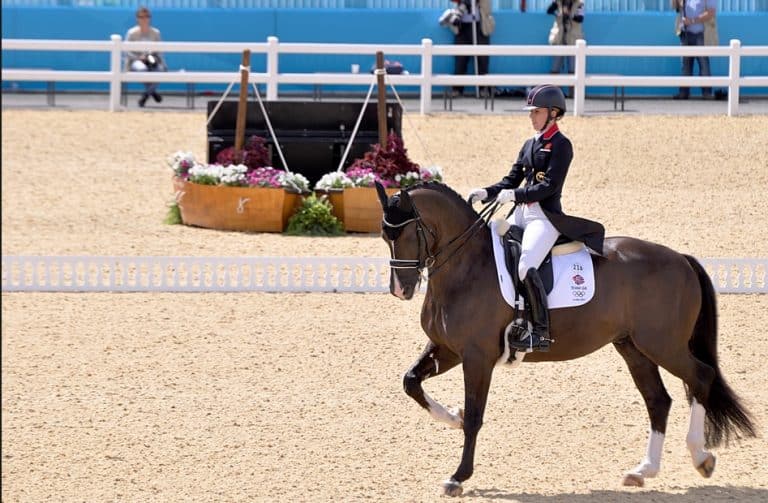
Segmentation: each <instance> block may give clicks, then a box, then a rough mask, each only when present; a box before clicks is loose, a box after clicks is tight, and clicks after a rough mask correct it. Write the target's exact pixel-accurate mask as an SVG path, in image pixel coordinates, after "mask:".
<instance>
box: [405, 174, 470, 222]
mask: <svg viewBox="0 0 768 503" xmlns="http://www.w3.org/2000/svg"><path fill="white" fill-rule="evenodd" d="M418 189H427V190H434V191H436V192H439V193H440V194H445V195H446V196H447V197H449V198H452V199H455V200H456V202H457V205H456V206H458V207H459V208H461V210H462V211H463V212H464V213H465V214H466V215H467V217H469V218H471V219H472V220H476V219H478V218H480V215H479V214H478V213H477V212H476V211H475V209H474V208H473V207H472V206H471V205H470V204H469V203H468V202H467V201H466V200H464V198H463V197H462V196H461V194H459V193H458V192H456V191H455V190H453V189H452V188H450V187H449V186H448V185H446V184H444V183H440V182H427V183H419V184H416V185H411V186H410V187H408V188H407V189H406V192H409V193H410V192H411V191H413V190H418Z"/></svg>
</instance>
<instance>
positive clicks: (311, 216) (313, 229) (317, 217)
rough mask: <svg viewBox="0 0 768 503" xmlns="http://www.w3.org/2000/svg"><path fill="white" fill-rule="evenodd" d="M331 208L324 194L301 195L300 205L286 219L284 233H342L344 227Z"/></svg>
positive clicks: (297, 234)
mask: <svg viewBox="0 0 768 503" xmlns="http://www.w3.org/2000/svg"><path fill="white" fill-rule="evenodd" d="M331 210H332V207H331V203H329V202H328V199H327V198H326V197H325V196H323V197H317V196H316V195H315V194H314V193H313V194H310V195H309V196H307V197H303V198H302V201H301V206H300V207H299V209H298V210H296V213H295V214H294V215H293V216H292V217H291V218H290V219H289V220H288V228H287V229H286V230H285V233H286V234H290V235H292V236H339V235H341V234H343V233H344V228H343V227H342V225H341V222H340V221H339V219H338V218H336V217H335V216H333V213H331Z"/></svg>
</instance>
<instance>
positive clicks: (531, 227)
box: [507, 203, 560, 281]
mask: <svg viewBox="0 0 768 503" xmlns="http://www.w3.org/2000/svg"><path fill="white" fill-rule="evenodd" d="M507 221H508V222H509V223H510V224H512V225H517V226H518V227H522V228H523V229H525V232H523V243H522V255H521V256H520V264H519V265H518V267H517V274H518V275H519V276H520V281H522V280H524V279H525V275H526V274H527V273H528V269H530V268H531V267H534V268H537V269H538V267H539V266H540V265H541V263H542V262H544V259H545V258H546V256H547V253H549V250H551V249H552V247H553V246H554V245H555V241H557V238H558V236H559V235H560V233H559V232H557V229H555V226H554V225H552V223H551V222H550V221H549V219H548V218H547V216H546V215H545V214H544V211H543V210H542V209H541V206H540V205H539V203H531V204H521V205H519V206H518V207H517V208H515V211H514V212H513V213H512V215H510V217H509V218H508V219H507Z"/></svg>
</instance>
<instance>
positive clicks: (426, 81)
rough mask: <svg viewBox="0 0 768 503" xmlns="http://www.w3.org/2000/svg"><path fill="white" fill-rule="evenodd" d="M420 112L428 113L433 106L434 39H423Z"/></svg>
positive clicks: (422, 113)
mask: <svg viewBox="0 0 768 503" xmlns="http://www.w3.org/2000/svg"><path fill="white" fill-rule="evenodd" d="M419 97H420V100H419V101H420V104H419V108H420V110H419V113H420V114H421V115H424V114H428V113H429V112H430V110H431V107H432V39H430V38H422V39H421V92H420V95H419Z"/></svg>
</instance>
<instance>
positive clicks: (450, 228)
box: [376, 182, 482, 300]
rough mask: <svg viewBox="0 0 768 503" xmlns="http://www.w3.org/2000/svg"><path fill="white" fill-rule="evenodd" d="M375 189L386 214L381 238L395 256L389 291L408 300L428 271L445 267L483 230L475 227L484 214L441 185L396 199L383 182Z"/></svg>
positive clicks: (417, 189) (416, 189) (411, 191)
mask: <svg viewBox="0 0 768 503" xmlns="http://www.w3.org/2000/svg"><path fill="white" fill-rule="evenodd" d="M376 190H377V192H378V194H379V200H380V201H381V206H382V208H383V210H384V219H383V221H382V224H381V228H382V232H381V237H382V238H383V239H384V241H386V242H387V244H388V245H389V250H390V253H391V256H392V259H391V260H390V261H389V265H390V267H391V268H392V272H391V274H390V278H389V291H390V292H391V293H392V295H394V296H396V297H398V298H400V299H403V300H408V299H410V298H412V297H413V294H414V293H415V292H416V290H417V289H418V287H419V284H420V282H421V278H422V272H423V271H424V269H427V270H428V271H429V272H430V274H431V273H432V272H433V271H434V270H436V269H437V268H439V267H441V266H442V265H444V264H445V263H446V262H447V261H448V260H449V259H450V258H451V257H452V256H453V255H454V254H455V253H456V252H457V251H458V249H459V248H460V247H461V246H463V244H464V243H465V242H466V241H467V240H468V239H469V238H471V236H472V234H473V232H472V230H473V229H474V230H476V229H478V228H480V227H482V226H473V225H471V224H472V222H479V221H480V220H479V215H478V214H477V213H475V211H474V210H473V209H472V208H471V206H469V205H468V204H467V203H466V202H465V201H464V200H463V199H462V198H461V196H459V195H458V194H456V193H455V192H453V191H452V190H451V189H450V188H448V187H447V186H446V185H442V184H427V185H422V186H417V187H414V188H412V189H404V190H401V191H400V192H398V193H397V194H395V195H393V196H392V197H388V195H387V193H386V191H385V190H384V187H383V186H382V185H381V184H379V183H378V182H377V183H376ZM445 236H447V237H448V238H450V239H443V238H444V237H445ZM453 245H455V246H453ZM443 252H445V253H444V254H443ZM441 254H442V255H441ZM438 256H439V258H440V263H439V264H437V261H438Z"/></svg>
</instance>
